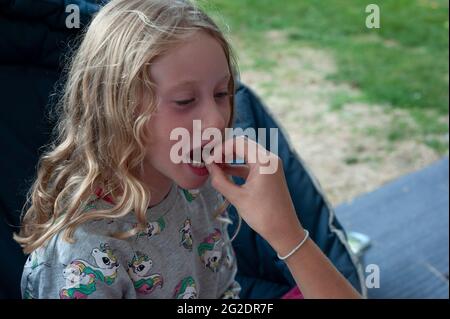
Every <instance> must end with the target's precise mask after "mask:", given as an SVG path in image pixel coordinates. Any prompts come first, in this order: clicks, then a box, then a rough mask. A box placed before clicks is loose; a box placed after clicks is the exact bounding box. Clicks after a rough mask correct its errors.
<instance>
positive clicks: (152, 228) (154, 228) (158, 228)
mask: <svg viewBox="0 0 450 319" xmlns="http://www.w3.org/2000/svg"><path fill="white" fill-rule="evenodd" d="M136 225H137V224H135V226H136ZM164 228H166V222H165V221H164V218H163V217H160V218H158V220H157V221H154V222H149V223H147V227H146V228H145V230H144V231H141V232H139V233H138V234H137V236H138V238H139V237H144V236H147V237H148V238H150V237H152V236H155V235H158V234H160V233H161V232H162V231H163V230H164Z"/></svg>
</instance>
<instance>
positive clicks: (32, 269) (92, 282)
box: [21, 230, 135, 299]
mask: <svg viewBox="0 0 450 319" xmlns="http://www.w3.org/2000/svg"><path fill="white" fill-rule="evenodd" d="M75 233H76V234H78V236H76V238H75V239H76V241H75V242H74V243H68V242H66V241H64V240H63V239H62V238H60V237H61V236H60V235H58V236H56V237H55V238H54V239H52V240H51V241H50V242H49V244H48V245H46V246H45V248H39V249H37V250H35V251H34V252H33V253H32V254H30V256H29V257H28V260H27V261H26V264H25V267H24V271H23V275H22V285H21V288H22V297H23V298H25V299H86V298H89V299H103V298H108V299H109V298H114V299H118V298H134V297H135V290H134V285H133V282H132V281H131V279H130V277H129V276H128V274H127V271H126V264H124V262H125V258H126V257H125V256H124V252H123V251H124V247H123V245H124V243H123V242H122V241H119V240H117V239H115V238H111V237H107V236H98V235H93V234H87V233H85V232H83V231H82V230H81V231H78V230H77V231H76V232H75Z"/></svg>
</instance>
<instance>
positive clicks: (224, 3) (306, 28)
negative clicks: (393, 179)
mask: <svg viewBox="0 0 450 319" xmlns="http://www.w3.org/2000/svg"><path fill="white" fill-rule="evenodd" d="M201 3H203V6H204V7H205V8H206V10H207V11H208V12H209V13H210V14H212V15H213V16H214V17H216V20H217V18H218V20H219V24H221V25H224V23H226V24H228V25H229V26H230V33H231V35H232V36H233V37H237V38H239V40H240V41H241V42H242V45H241V46H240V47H241V48H242V47H244V48H245V50H246V51H247V52H246V54H248V55H249V56H250V58H251V61H252V62H251V63H252V64H251V65H249V66H248V67H253V68H255V69H263V70H267V71H270V70H273V68H275V67H278V65H279V63H278V62H279V61H273V60H271V59H270V58H267V57H266V56H265V55H264V49H265V48H267V46H270V43H268V41H267V38H266V33H267V32H268V31H272V30H279V31H283V32H285V33H286V34H287V38H288V40H289V41H288V42H287V43H286V44H285V48H286V49H291V50H292V49H295V48H297V47H304V46H311V47H315V48H320V49H326V50H327V51H328V52H331V53H332V54H333V55H334V58H335V59H336V62H337V65H338V71H337V72H336V73H335V74H334V75H332V76H331V78H330V79H331V80H333V81H336V82H338V83H349V84H350V85H351V86H353V87H355V88H357V89H359V90H360V91H361V96H360V97H358V99H361V100H364V101H366V102H369V103H381V104H387V105H390V107H392V108H393V109H395V108H402V109H406V110H408V111H409V112H411V114H412V116H413V117H414V119H415V120H416V121H417V124H418V126H419V131H418V132H415V135H416V136H417V135H421V136H422V137H424V136H426V135H427V134H430V132H432V133H433V134H445V133H446V132H448V125H446V124H442V123H441V122H439V119H440V118H442V116H444V115H446V114H448V110H449V90H448V85H449V83H448V74H449V65H448V58H449V50H448V44H449V43H448V42H449V41H448V32H449V22H448V10H449V7H448V1H447V0H379V1H376V2H375V3H377V4H378V5H379V6H380V10H381V28H380V29H367V28H366V26H365V19H366V17H367V13H365V7H366V5H367V4H369V3H371V2H370V1H365V0H364V1H363V0H327V1H317V0H283V1H273V0H213V1H207V2H205V1H201ZM353 99H355V98H354V97H352V98H346V97H345V96H339V95H338V96H336V97H334V99H333V100H332V105H331V109H334V110H336V111H338V110H339V109H340V107H341V106H342V105H343V104H344V103H347V102H351V101H353ZM402 129H405V132H403V133H402V132H400V131H401V130H402ZM394 131H395V132H393V133H392V135H391V136H390V137H391V138H392V139H393V140H395V139H399V138H408V136H410V133H411V132H410V131H409V128H407V127H403V126H402V125H401V124H399V128H397V129H395V130H394ZM428 145H430V146H431V147H433V148H434V149H436V150H438V151H440V152H442V150H443V149H444V151H448V146H447V147H445V146H443V145H441V144H440V143H438V142H436V141H435V140H433V142H429V143H428Z"/></svg>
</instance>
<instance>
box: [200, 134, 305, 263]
mask: <svg viewBox="0 0 450 319" xmlns="http://www.w3.org/2000/svg"><path fill="white" fill-rule="evenodd" d="M249 150H251V151H252V152H254V151H256V156H254V155H255V154H249V153H248V151H249ZM222 155H225V156H231V155H236V156H238V157H240V158H243V159H244V160H245V163H246V164H245V165H228V164H216V163H214V162H213V158H214V159H216V160H217V159H222V158H223V156H222ZM251 155H253V156H251ZM249 159H252V161H253V162H252V161H250V160H249ZM261 159H264V162H266V160H267V159H268V160H269V162H268V164H270V165H271V166H273V165H275V168H276V169H275V170H274V172H273V173H272V174H262V173H261V172H262V171H263V170H264V167H265V166H267V165H265V164H263V163H262V162H261ZM255 160H256V163H255ZM205 162H206V167H207V168H208V170H209V173H210V176H211V184H212V186H213V187H214V188H215V189H216V190H217V191H218V192H220V193H221V194H222V195H223V196H225V198H226V199H228V201H229V202H230V203H231V204H233V205H234V206H235V207H236V209H237V210H238V212H239V214H240V215H241V217H242V218H243V219H244V220H245V222H246V223H247V224H248V225H249V226H250V227H251V228H252V229H253V230H255V231H256V232H257V233H259V234H260V235H261V236H262V237H263V238H264V239H266V240H267V241H268V242H269V244H270V245H271V246H272V247H273V248H274V249H275V250H276V251H277V252H278V253H279V254H280V255H285V254H286V253H288V252H289V251H290V249H292V247H294V246H295V245H296V244H297V243H298V242H299V241H300V240H301V239H302V238H303V237H304V230H303V228H302V226H301V224H300V221H299V220H298V218H297V215H296V213H295V209H294V206H293V203H292V200H291V196H290V194H289V191H288V187H287V184H286V180H285V177H284V171H283V166H282V161H281V160H280V158H279V157H278V156H277V155H275V154H273V153H271V152H269V151H267V150H266V149H265V148H264V147H262V146H261V145H259V144H258V143H256V142H254V141H252V140H249V139H246V138H244V137H238V138H236V139H229V140H227V141H225V142H224V143H223V144H221V145H219V146H218V147H217V148H215V149H214V155H213V156H212V157H210V158H208V159H205ZM261 168H262V169H261ZM266 168H267V167H266ZM226 175H232V176H239V177H242V178H244V179H245V180H246V182H245V184H243V185H241V186H239V185H236V184H234V183H233V182H232V181H231V180H230V179H228V177H227V176H226Z"/></svg>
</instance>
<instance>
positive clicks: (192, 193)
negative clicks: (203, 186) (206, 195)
mask: <svg viewBox="0 0 450 319" xmlns="http://www.w3.org/2000/svg"><path fill="white" fill-rule="evenodd" d="M199 193H200V190H198V189H190V190H187V189H184V188H183V194H184V197H185V198H186V200H187V201H188V202H192V201H193V200H194V199H196V198H197V196H198V194H199Z"/></svg>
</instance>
